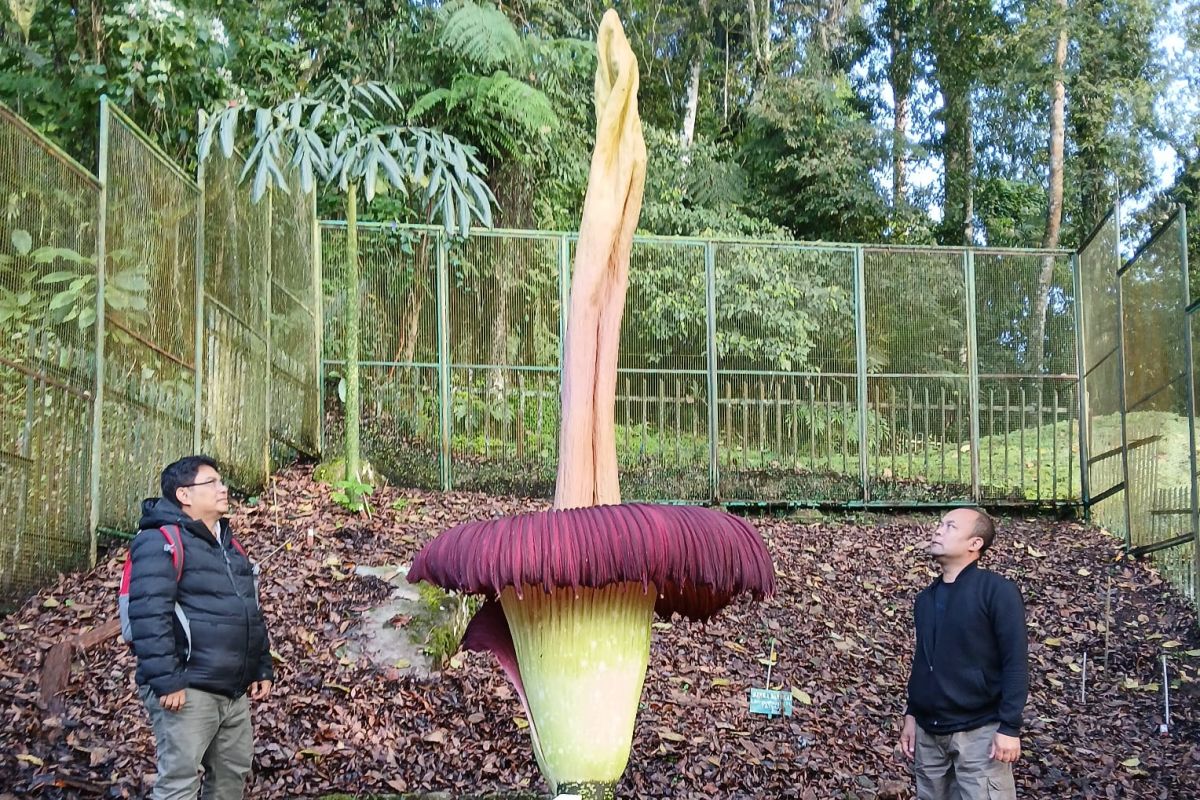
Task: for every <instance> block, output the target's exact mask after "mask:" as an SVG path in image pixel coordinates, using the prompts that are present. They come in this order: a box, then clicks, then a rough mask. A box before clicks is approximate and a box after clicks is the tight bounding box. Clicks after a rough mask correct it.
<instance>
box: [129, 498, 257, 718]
mask: <svg viewBox="0 0 1200 800" xmlns="http://www.w3.org/2000/svg"><path fill="white" fill-rule="evenodd" d="M164 525H178V526H179V528H180V531H181V537H182V541H183V554H184V555H183V574H182V575H181V576H180V577H179V580H178V582H176V580H175V567H174V565H173V563H172V560H171V553H170V551H169V550H168V549H167V548H166V539H165V537H164V536H163V535H162V533H160V532H159V531H158V529H159V528H161V527H163V526H164ZM138 527H139V529H140V532H139V533H138V535H137V537H136V538H135V539H134V540H133V544H132V545H131V546H130V557H131V560H132V570H131V572H130V578H129V624H130V628H131V631H132V635H133V651H134V653H135V654H136V656H137V682H138V683H139V684H140V685H148V686H149V687H150V688H151V689H152V690H153V691H154V694H155V695H157V696H158V697H162V696H164V695H167V694H171V693H172V692H176V691H178V690H180V689H186V688H189V687H191V688H195V689H202V690H204V691H206V692H212V693H214V694H220V695H225V696H226V697H239V696H240V695H242V694H244V693H245V692H246V689H247V687H249V685H250V684H251V683H253V682H254V681H260V680H274V672H273V670H272V667H271V648H270V641H269V639H268V637H267V626H266V623H265V622H264V621H263V616H262V610H261V609H260V608H259V605H258V592H257V588H256V586H255V579H254V569H253V566H252V565H251V564H250V561H249V559H247V558H246V556H244V555H242V554H241V553H240V552H239V551H238V550H237V548H236V547H235V546H234V545H233V539H232V536H231V534H230V531H229V522H228V520H225V519H222V520H221V523H220V529H221V540H220V541H219V542H218V541H217V537H215V536H214V535H213V533H212V531H210V530H209V529H208V528H207V527H206V526H205V524H204V523H203V522H200V521H198V520H194V519H192V518H190V517H188V516H187V515H185V514H184V513H183V511H182V509H180V508H179V506H177V505H176V504H175V503H172V502H171V501H169V500H166V499H163V498H151V499H149V500H144V501H143V502H142V521H141V523H139V525H138ZM176 606H178V612H177V611H176Z"/></svg>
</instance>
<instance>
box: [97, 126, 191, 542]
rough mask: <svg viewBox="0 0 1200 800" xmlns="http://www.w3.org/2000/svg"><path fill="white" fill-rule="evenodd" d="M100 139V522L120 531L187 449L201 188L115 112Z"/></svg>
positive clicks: (125, 526)
mask: <svg viewBox="0 0 1200 800" xmlns="http://www.w3.org/2000/svg"><path fill="white" fill-rule="evenodd" d="M110 120H111V122H110V126H109V129H108V131H107V133H106V141H107V146H108V147H107V152H106V155H105V156H102V157H107V159H108V161H107V176H108V178H107V184H106V186H105V192H106V194H107V198H106V208H107V217H106V229H105V232H104V235H105V241H106V250H105V252H106V260H105V265H104V268H105V300H106V312H105V331H106V340H105V350H104V354H105V355H104V358H105V364H104V380H105V385H104V409H103V430H102V434H101V435H102V441H103V448H104V458H103V459H102V462H101V463H102V468H101V473H100V486H99V492H100V496H101V497H102V498H103V503H102V506H101V514H100V519H99V523H100V524H101V525H104V526H106V527H111V528H118V529H119V528H127V527H129V526H130V525H131V523H132V522H133V521H134V520H135V519H136V515H137V513H138V507H139V506H138V503H139V501H140V500H141V499H142V498H143V497H147V496H151V495H156V494H158V487H157V483H158V471H159V470H160V469H161V468H162V466H163V465H166V464H167V463H170V462H171V461H174V460H175V459H177V458H179V457H181V456H182V455H185V454H187V453H190V452H192V451H193V446H194V431H195V425H196V405H195V397H196V384H195V380H196V374H195V357H196V342H195V333H194V331H195V329H196V328H195V320H196V316H195V315H196V254H197V235H198V233H199V230H200V215H201V213H202V209H201V207H200V191H199V188H198V186H197V185H196V184H195V183H194V182H191V181H189V180H187V179H185V178H184V177H183V176H182V174H181V173H180V172H179V169H178V167H176V166H175V165H174V164H172V163H171V162H169V161H167V160H166V159H165V158H164V157H163V156H161V155H160V154H159V153H158V152H157V151H156V150H155V149H154V148H153V147H152V146H150V145H149V144H148V142H147V140H146V138H145V137H144V135H143V134H141V133H140V132H139V131H138V130H137V129H136V128H135V127H134V126H133V125H132V123H130V122H129V121H128V120H127V119H125V118H124V117H123V116H122V115H121V114H120V113H119V112H116V111H115V109H114V113H113V114H112V115H111V117H110Z"/></svg>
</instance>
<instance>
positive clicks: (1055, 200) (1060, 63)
mask: <svg viewBox="0 0 1200 800" xmlns="http://www.w3.org/2000/svg"><path fill="white" fill-rule="evenodd" d="M1057 2H1058V11H1059V13H1060V14H1061V15H1062V20H1061V22H1060V23H1059V25H1060V26H1059V29H1058V41H1057V42H1056V44H1055V47H1054V80H1053V83H1052V85H1051V87H1050V180H1049V182H1048V184H1047V186H1046V231H1045V233H1044V234H1043V236H1042V248H1043V249H1046V250H1050V249H1053V248H1056V247H1058V240H1059V234H1060V233H1061V231H1062V206H1063V146H1064V141H1065V130H1064V107H1065V105H1066V87H1065V85H1064V84H1063V67H1064V65H1065V64H1066V61H1067V20H1066V17H1067V0H1057ZM1053 280H1054V257H1053V256H1049V255H1047V256H1045V257H1043V258H1042V271H1041V273H1040V274H1039V275H1038V287H1037V302H1036V303H1035V305H1034V309H1033V320H1032V321H1033V331H1032V333H1031V334H1030V337H1029V348H1028V352H1029V356H1030V359H1031V361H1030V368H1031V370H1030V371H1031V372H1032V373H1033V374H1035V375H1039V374H1041V372H1042V361H1043V360H1044V358H1045V349H1046V348H1045V338H1046V311H1047V309H1048V307H1049V305H1050V284H1051V282H1052V281H1053Z"/></svg>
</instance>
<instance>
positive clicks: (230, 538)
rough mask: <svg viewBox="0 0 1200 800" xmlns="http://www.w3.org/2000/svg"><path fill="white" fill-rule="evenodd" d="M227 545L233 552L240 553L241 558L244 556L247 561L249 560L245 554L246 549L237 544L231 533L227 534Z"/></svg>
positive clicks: (239, 543)
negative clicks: (230, 545)
mask: <svg viewBox="0 0 1200 800" xmlns="http://www.w3.org/2000/svg"><path fill="white" fill-rule="evenodd" d="M229 543H230V544H232V545H233V549H234V550H237V551H238V552H239V553H241V554H242V555H243V556H245V557H246V558H247V559H249V558H250V556H249V554H248V553H247V552H246V548H244V547H242V543H241V542H239V541H238V540H237V539H235V538H234V537H233V534H232V533H231V534H229Z"/></svg>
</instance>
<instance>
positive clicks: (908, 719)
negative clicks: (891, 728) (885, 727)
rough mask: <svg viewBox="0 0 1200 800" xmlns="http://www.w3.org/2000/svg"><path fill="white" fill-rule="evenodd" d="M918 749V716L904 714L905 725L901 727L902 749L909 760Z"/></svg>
mask: <svg viewBox="0 0 1200 800" xmlns="http://www.w3.org/2000/svg"><path fill="white" fill-rule="evenodd" d="M916 749H917V718H916V717H914V716H913V715H912V714H905V715H904V726H903V727H902V728H901V729H900V750H901V752H903V753H904V757H905V758H907V759H908V760H909V761H912V760H913V754H914V753H915V752H916Z"/></svg>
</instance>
